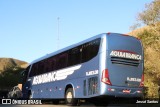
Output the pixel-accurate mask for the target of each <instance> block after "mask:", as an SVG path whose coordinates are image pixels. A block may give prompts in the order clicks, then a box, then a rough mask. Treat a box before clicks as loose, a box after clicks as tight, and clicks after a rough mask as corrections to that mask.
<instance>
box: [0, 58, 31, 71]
mask: <svg viewBox="0 0 160 107" xmlns="http://www.w3.org/2000/svg"><path fill="white" fill-rule="evenodd" d="M27 65H28V63H27V62H25V61H21V60H17V59H13V58H0V72H2V71H4V70H5V69H7V68H10V67H21V68H25V67H26V66H27Z"/></svg>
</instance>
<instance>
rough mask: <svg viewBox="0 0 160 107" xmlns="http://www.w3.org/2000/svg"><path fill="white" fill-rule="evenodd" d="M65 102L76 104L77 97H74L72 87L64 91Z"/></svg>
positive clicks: (70, 104)
mask: <svg viewBox="0 0 160 107" xmlns="http://www.w3.org/2000/svg"><path fill="white" fill-rule="evenodd" d="M65 103H66V104H67V105H69V106H77V105H78V99H76V98H74V94H73V88H68V89H67V91H66V93H65Z"/></svg>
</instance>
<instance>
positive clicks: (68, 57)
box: [29, 38, 100, 77]
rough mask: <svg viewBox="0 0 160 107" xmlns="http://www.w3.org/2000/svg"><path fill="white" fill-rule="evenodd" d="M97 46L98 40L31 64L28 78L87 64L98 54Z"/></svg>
mask: <svg viewBox="0 0 160 107" xmlns="http://www.w3.org/2000/svg"><path fill="white" fill-rule="evenodd" d="M99 45H100V38H99V39H95V40H93V41H90V42H87V43H85V44H83V45H80V46H77V47H75V48H72V49H70V50H68V51H65V52H63V53H60V54H58V55H55V56H52V57H50V58H48V59H45V60H42V61H40V62H37V63H35V64H33V66H32V69H31V72H30V75H29V76H30V77H31V76H35V75H39V74H42V73H46V72H50V71H54V70H58V69H62V68H65V67H69V66H73V65H76V64H80V63H83V62H87V61H89V60H91V59H92V58H94V57H95V56H96V55H97V54H98V51H99Z"/></svg>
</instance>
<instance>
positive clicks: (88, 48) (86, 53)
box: [82, 39, 100, 62]
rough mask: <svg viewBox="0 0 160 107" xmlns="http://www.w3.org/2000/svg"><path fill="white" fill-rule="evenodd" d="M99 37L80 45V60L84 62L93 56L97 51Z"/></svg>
mask: <svg viewBox="0 0 160 107" xmlns="http://www.w3.org/2000/svg"><path fill="white" fill-rule="evenodd" d="M99 45H100V39H96V40H93V41H91V42H88V43H85V44H84V45H82V62H86V61H89V60H91V59H92V58H93V57H95V56H96V55H97V53H98V51H99Z"/></svg>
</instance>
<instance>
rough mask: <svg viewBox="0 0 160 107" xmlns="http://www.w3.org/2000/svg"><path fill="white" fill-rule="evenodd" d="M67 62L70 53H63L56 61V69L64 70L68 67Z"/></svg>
mask: <svg viewBox="0 0 160 107" xmlns="http://www.w3.org/2000/svg"><path fill="white" fill-rule="evenodd" d="M67 61H68V53H67V52H65V53H62V54H60V55H58V57H57V59H56V65H57V66H56V68H57V69H62V68H65V67H67Z"/></svg>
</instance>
